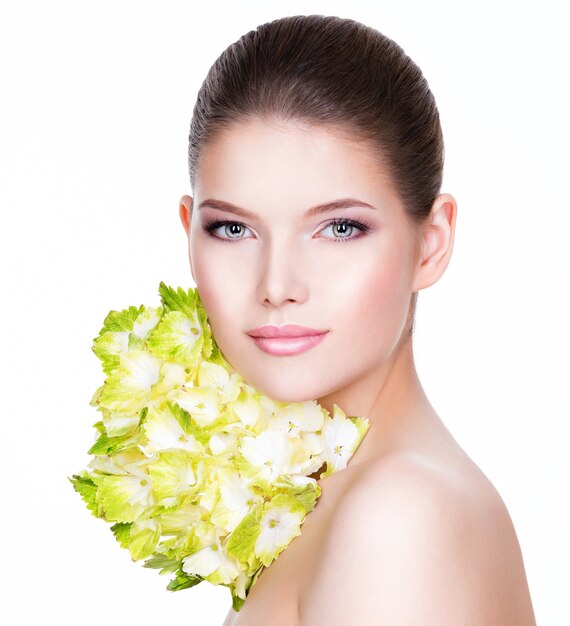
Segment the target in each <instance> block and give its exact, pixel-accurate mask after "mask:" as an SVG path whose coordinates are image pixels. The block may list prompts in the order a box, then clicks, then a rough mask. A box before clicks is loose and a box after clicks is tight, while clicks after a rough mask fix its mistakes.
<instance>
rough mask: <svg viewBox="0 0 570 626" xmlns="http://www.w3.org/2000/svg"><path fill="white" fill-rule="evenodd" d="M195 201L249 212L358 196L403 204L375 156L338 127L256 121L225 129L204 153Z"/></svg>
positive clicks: (303, 206)
mask: <svg viewBox="0 0 570 626" xmlns="http://www.w3.org/2000/svg"><path fill="white" fill-rule="evenodd" d="M194 191H195V196H196V197H197V198H201V199H203V198H206V197H211V196H213V197H215V198H217V199H221V200H227V201H229V202H232V203H235V204H238V205H240V206H244V207H251V209H252V210H256V209H260V207H261V206H264V205H265V206H266V205H267V203H268V202H271V204H274V205H276V206H278V205H279V204H281V203H282V204H284V205H285V204H286V205H287V206H288V210H289V211H291V209H292V208H294V206H292V205H295V206H297V207H298V209H299V210H300V211H301V210H304V209H306V207H307V206H309V205H311V206H312V205H314V204H318V203H319V202H323V201H328V200H334V199H335V198H343V197H356V198H359V199H361V200H363V201H365V202H367V203H369V204H372V205H377V204H380V205H387V204H396V205H398V204H399V198H398V196H397V194H396V193H395V192H394V190H393V186H392V180H391V178H390V176H389V173H388V171H387V168H386V167H385V166H384V165H383V163H382V161H381V159H380V155H379V153H378V151H377V150H376V149H375V148H374V147H373V146H372V145H371V144H370V143H369V142H367V141H364V140H360V139H357V138H356V137H355V136H354V135H352V136H351V135H350V134H349V133H348V131H346V130H344V129H341V128H338V127H325V126H308V125H306V124H303V123H301V122H298V121H280V120H273V119H272V120H262V119H260V118H251V119H249V120H247V121H243V122H240V123H236V124H234V125H233V126H231V127H230V128H229V129H225V130H223V131H221V132H220V133H219V134H218V135H216V136H215V137H214V138H213V139H211V140H210V141H209V142H208V143H207V144H206V145H205V146H204V147H203V149H202V151H201V154H200V159H199V163H198V168H197V170H196V180H195V190H194Z"/></svg>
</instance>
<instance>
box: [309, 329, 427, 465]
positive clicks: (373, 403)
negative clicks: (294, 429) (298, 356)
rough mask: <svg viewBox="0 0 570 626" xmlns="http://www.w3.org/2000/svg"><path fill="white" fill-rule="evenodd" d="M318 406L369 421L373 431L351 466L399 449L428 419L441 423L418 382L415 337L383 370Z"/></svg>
mask: <svg viewBox="0 0 570 626" xmlns="http://www.w3.org/2000/svg"><path fill="white" fill-rule="evenodd" d="M318 402H319V403H320V404H321V405H322V406H324V407H325V408H326V409H327V410H328V411H329V413H331V415H332V412H333V405H334V404H337V405H338V406H339V407H340V408H341V409H342V410H343V411H344V412H345V413H346V415H347V416H360V417H367V418H368V419H369V421H370V428H369V429H368V432H367V433H366V435H365V436H364V439H363V440H362V442H361V444H360V446H359V447H358V449H357V450H356V452H355V453H354V455H353V457H352V459H351V460H350V465H351V466H352V465H357V464H359V463H362V462H364V461H367V460H369V459H370V458H374V457H378V456H380V455H381V454H383V453H385V452H386V451H388V450H390V449H393V448H395V447H397V446H398V443H399V442H401V441H403V437H404V436H405V435H406V434H408V433H410V432H411V431H412V429H413V428H414V427H415V426H417V425H418V424H419V422H420V421H422V420H423V419H425V417H426V416H428V415H429V416H431V417H432V418H434V417H435V418H436V419H439V418H437V416H436V415H435V411H434V410H433V407H432V406H431V404H430V403H429V400H428V398H427V396H426V394H425V392H424V389H423V387H422V385H421V383H420V380H419V378H418V374H417V371H416V368H415V363H414V356H413V349H412V337H411V336H409V337H407V338H406V339H405V340H404V341H402V342H401V343H400V344H399V345H398V347H397V348H396V350H395V351H394V353H393V354H392V356H391V358H390V359H389V360H388V361H386V362H384V363H383V364H382V366H381V367H379V368H378V369H375V370H373V371H371V372H370V373H369V374H367V375H366V376H364V377H362V378H360V379H359V380H358V381H356V382H355V383H353V384H351V385H349V386H347V387H345V388H343V389H341V390H337V391H335V392H334V393H333V394H329V395H327V396H325V397H323V398H320V399H319V400H318Z"/></svg>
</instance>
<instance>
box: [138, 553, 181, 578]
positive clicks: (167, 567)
mask: <svg viewBox="0 0 570 626" xmlns="http://www.w3.org/2000/svg"><path fill="white" fill-rule="evenodd" d="M143 567H149V568H151V569H159V570H160V573H161V574H174V573H175V572H176V571H177V570H178V569H180V561H175V560H173V559H169V558H168V557H167V556H166V555H165V554H155V555H154V556H152V557H150V559H147V560H146V561H145V562H144V564H143Z"/></svg>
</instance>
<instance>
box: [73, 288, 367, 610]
mask: <svg viewBox="0 0 570 626" xmlns="http://www.w3.org/2000/svg"><path fill="white" fill-rule="evenodd" d="M159 294H160V296H161V305H160V306H159V307H156V308H151V307H145V306H142V305H141V306H139V307H134V306H131V307H129V308H127V309H123V310H121V311H111V312H110V313H109V314H108V315H107V317H106V318H105V320H104V323H103V327H102V329H101V331H100V332H99V335H98V336H97V337H96V338H95V339H94V340H93V351H94V353H95V354H96V355H97V357H98V358H99V359H100V360H101V363H102V368H103V372H104V374H105V375H106V378H105V380H104V382H103V384H102V385H101V386H100V387H99V388H98V389H97V390H96V391H95V393H94V394H93V396H92V398H91V402H90V404H91V405H92V406H94V407H96V408H97V410H98V411H99V412H100V413H101V414H102V419H101V420H100V421H98V422H97V423H96V424H95V428H96V431H97V438H96V440H95V443H94V444H93V446H92V447H91V448H90V450H89V453H90V454H91V455H92V459H91V461H90V462H89V464H88V469H87V470H85V471H83V472H81V473H80V474H76V475H74V476H73V477H71V478H70V480H71V482H72V484H73V486H74V488H75V489H76V491H77V492H78V493H79V494H80V495H81V497H82V499H83V500H84V502H85V504H86V505H87V508H88V509H89V510H90V511H91V512H92V514H93V515H95V516H96V517H100V518H102V519H104V520H106V521H108V522H112V526H111V529H112V531H113V534H114V535H115V537H116V539H117V541H118V542H119V544H120V545H121V546H122V547H123V548H125V549H128V550H129V552H130V554H131V557H132V559H133V560H134V561H138V560H142V559H146V561H145V567H150V568H155V569H158V570H160V572H161V573H163V574H171V575H174V578H173V579H172V580H171V582H170V583H169V585H168V589H170V590H173V591H177V590H180V589H187V588H189V587H192V586H194V585H196V584H198V583H200V582H202V581H204V580H207V581H209V582H211V583H212V584H215V585H225V586H227V587H228V588H229V589H230V591H231V594H232V600H233V602H232V604H233V606H234V608H235V609H236V610H239V608H240V607H241V605H242V604H243V601H244V600H245V598H246V596H247V594H248V593H249V590H250V589H251V587H252V586H253V584H255V582H256V580H257V578H258V576H259V574H260V572H261V571H262V569H263V568H264V567H268V566H269V565H270V564H271V563H272V562H273V560H275V559H276V558H277V557H278V556H279V554H280V553H281V552H282V551H283V550H284V549H285V548H286V547H287V545H288V544H289V543H290V542H291V541H292V540H293V538H294V537H296V536H297V535H299V534H300V533H301V527H302V524H303V521H304V519H305V517H306V516H307V515H308V514H309V513H310V512H311V511H312V510H313V509H314V507H315V505H316V501H317V499H318V497H319V496H320V493H321V490H320V487H319V485H318V483H317V481H316V480H315V479H314V478H312V477H311V474H313V473H314V472H317V471H318V470H319V469H321V468H322V467H323V465H324V464H326V471H324V472H321V474H320V477H321V478H322V477H324V476H327V475H328V474H330V473H332V472H334V471H338V470H340V469H343V468H344V467H346V464H347V463H348V461H349V459H350V457H351V456H352V454H353V453H354V452H355V450H356V448H357V447H358V445H359V444H360V442H361V440H362V438H363V437H364V435H365V433H366V431H367V429H368V427H369V423H368V420H367V419H365V418H361V417H347V416H346V415H345V414H344V412H343V411H342V410H341V409H340V408H339V407H338V406H336V405H335V407H334V415H333V417H332V418H331V416H330V415H329V413H328V412H327V411H326V410H325V409H324V408H323V407H321V406H320V405H319V404H318V403H317V402H316V401H314V400H310V401H307V402H297V403H281V402H276V401H274V400H272V399H271V398H268V397H267V396H264V395H263V394H261V393H259V392H258V391H257V390H256V389H254V388H253V387H251V386H250V385H248V384H246V383H245V381H244V380H243V378H242V377H241V376H240V374H239V373H238V372H235V371H234V370H233V369H232V367H231V366H230V365H229V363H228V362H227V361H226V360H225V358H224V356H223V355H222V353H221V352H220V350H219V348H218V346H217V345H216V343H215V341H214V339H213V337H212V333H211V329H210V326H209V324H208V321H207V317H206V313H205V310H204V308H203V306H202V304H201V302H200V299H199V297H198V292H197V290H196V289H189V290H187V291H184V290H183V289H181V288H178V289H173V288H172V287H168V286H166V285H165V284H164V283H161V284H160V286H159Z"/></svg>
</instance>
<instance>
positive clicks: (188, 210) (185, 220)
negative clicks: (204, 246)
mask: <svg viewBox="0 0 570 626" xmlns="http://www.w3.org/2000/svg"><path fill="white" fill-rule="evenodd" d="M192 204H193V200H192V198H191V197H190V196H182V198H180V204H179V206H178V212H179V214H180V221H181V222H182V226H184V230H185V231H186V236H187V237H188V259H189V260H190V272H191V274H192V279H193V280H194V283H196V279H195V278H194V268H193V267H192V251H191V248H190V225H191V223H192Z"/></svg>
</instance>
